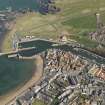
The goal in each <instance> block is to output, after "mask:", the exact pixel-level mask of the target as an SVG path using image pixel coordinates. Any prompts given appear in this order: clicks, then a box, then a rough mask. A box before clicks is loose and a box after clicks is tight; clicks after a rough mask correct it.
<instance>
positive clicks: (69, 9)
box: [3, 0, 105, 51]
mask: <svg viewBox="0 0 105 105" xmlns="http://www.w3.org/2000/svg"><path fill="white" fill-rule="evenodd" d="M56 5H57V6H58V7H60V8H61V11H60V12H59V13H57V14H47V15H42V14H39V13H27V14H25V15H24V16H22V17H18V18H17V19H16V25H15V26H14V28H13V30H11V31H10V32H9V33H8V34H7V38H6V39H5V41H4V44H3V51H6V50H7V49H10V48H11V43H12V37H13V35H14V34H17V35H18V36H26V35H34V36H35V37H39V38H49V39H50V38H52V39H57V38H58V36H59V35H60V34H61V32H63V31H67V32H68V33H69V34H70V35H71V38H73V39H75V40H77V41H79V43H82V44H85V45H86V46H87V45H88V46H90V47H96V45H97V43H96V42H92V41H91V40H90V39H88V37H87V35H86V34H85V32H90V31H93V30H95V29H96V18H95V13H96V12H100V13H101V16H102V20H103V21H104V22H105V13H104V11H105V0H62V1H61V0H56ZM86 40H87V41H86ZM87 42H88V43H89V44H88V43H87Z"/></svg>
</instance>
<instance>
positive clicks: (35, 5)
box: [0, 0, 39, 10]
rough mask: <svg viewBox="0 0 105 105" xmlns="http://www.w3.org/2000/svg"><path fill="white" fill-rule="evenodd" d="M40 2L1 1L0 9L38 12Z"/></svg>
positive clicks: (27, 0) (26, 0)
mask: <svg viewBox="0 0 105 105" xmlns="http://www.w3.org/2000/svg"><path fill="white" fill-rule="evenodd" d="M38 1H39V0H0V9H1V10H3V9H6V8H8V7H12V9H13V10H17V9H26V8H31V9H35V10H37V9H38V7H39V3H38Z"/></svg>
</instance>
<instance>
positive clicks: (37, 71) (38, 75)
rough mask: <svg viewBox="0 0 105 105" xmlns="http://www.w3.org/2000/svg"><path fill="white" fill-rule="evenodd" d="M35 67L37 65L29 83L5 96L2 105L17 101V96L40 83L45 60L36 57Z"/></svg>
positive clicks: (1, 99)
mask: <svg viewBox="0 0 105 105" xmlns="http://www.w3.org/2000/svg"><path fill="white" fill-rule="evenodd" d="M35 65H36V66H35V67H36V68H35V72H34V74H33V76H32V77H31V79H30V80H29V81H27V83H26V84H24V85H21V86H19V87H17V88H15V89H14V90H13V91H11V92H9V93H7V94H5V95H4V96H1V97H0V105H6V104H7V103H10V102H12V101H13V99H15V98H16V97H17V96H19V95H21V94H22V93H23V92H25V91H27V90H28V89H29V88H30V87H32V86H33V85H36V84H37V83H38V81H39V80H40V79H41V77H42V75H43V60H42V58H41V57H40V56H39V55H37V56H36V57H35Z"/></svg>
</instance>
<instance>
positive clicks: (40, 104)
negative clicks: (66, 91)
mask: <svg viewBox="0 0 105 105" xmlns="http://www.w3.org/2000/svg"><path fill="white" fill-rule="evenodd" d="M32 105H46V104H44V103H43V102H42V101H40V100H38V99H37V100H35V102H34V103H33V104H32Z"/></svg>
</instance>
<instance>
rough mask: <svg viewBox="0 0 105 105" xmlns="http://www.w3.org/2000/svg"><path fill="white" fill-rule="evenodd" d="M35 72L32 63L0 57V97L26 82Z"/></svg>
mask: <svg viewBox="0 0 105 105" xmlns="http://www.w3.org/2000/svg"><path fill="white" fill-rule="evenodd" d="M34 70H35V66H34V62H33V61H20V60H16V59H8V58H6V57H4V56H2V57H0V95H3V94H4V93H7V92H8V91H9V90H11V89H13V88H15V87H16V86H18V85H20V84H21V83H22V84H23V83H25V82H26V81H28V80H29V79H30V78H31V76H32V74H33V72H34Z"/></svg>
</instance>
